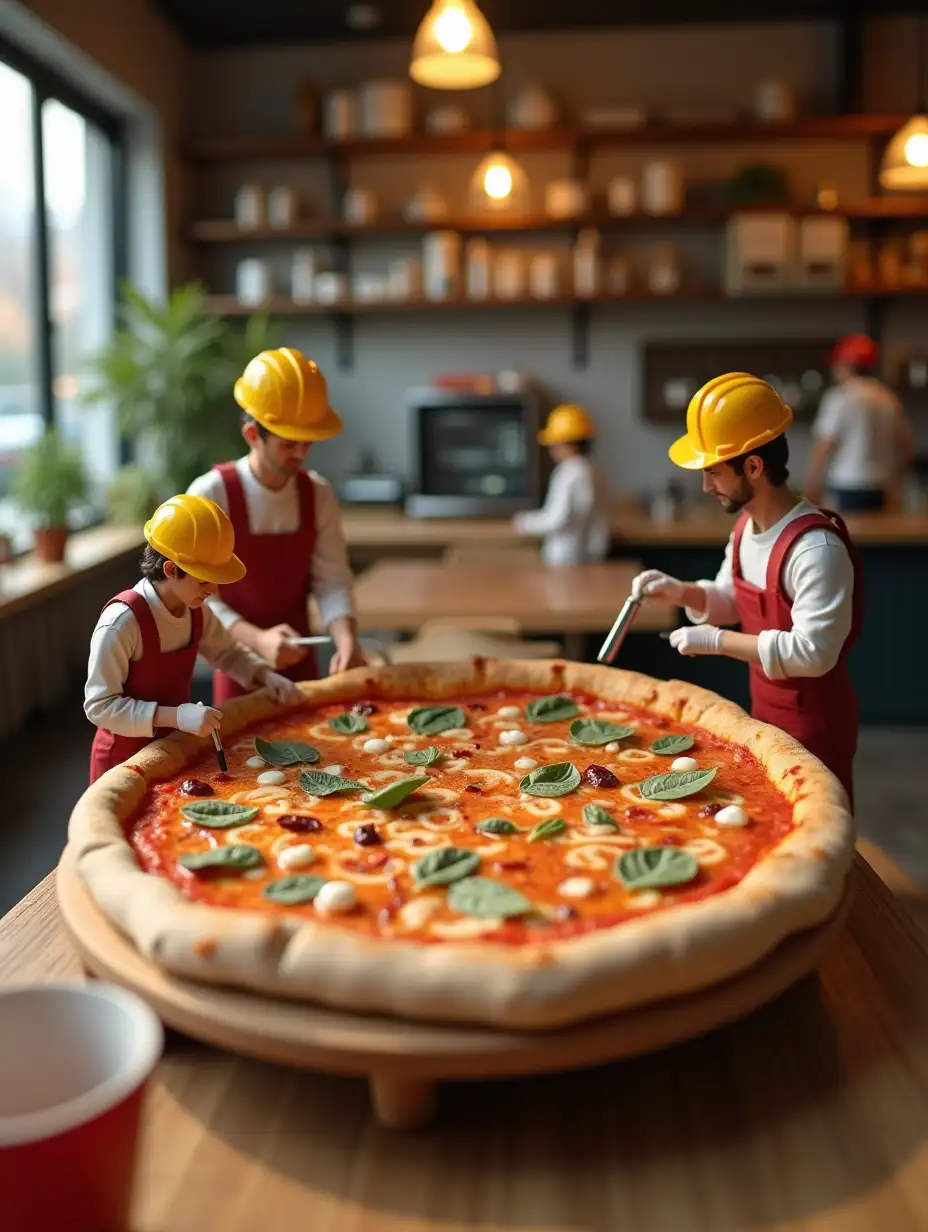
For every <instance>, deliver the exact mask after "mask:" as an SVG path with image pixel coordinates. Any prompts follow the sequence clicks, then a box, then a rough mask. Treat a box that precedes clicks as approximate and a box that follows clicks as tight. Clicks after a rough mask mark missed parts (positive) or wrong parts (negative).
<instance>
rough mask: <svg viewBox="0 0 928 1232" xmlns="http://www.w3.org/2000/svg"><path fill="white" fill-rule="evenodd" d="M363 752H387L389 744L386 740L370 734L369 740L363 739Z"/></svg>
mask: <svg viewBox="0 0 928 1232" xmlns="http://www.w3.org/2000/svg"><path fill="white" fill-rule="evenodd" d="M361 748H362V749H363V750H364V752H365V753H389V752H390V745H389V744H388V743H387V741H386V740H381V739H380V737H379V736H371V738H370V740H365V741H364V743H363V744H362V745H361Z"/></svg>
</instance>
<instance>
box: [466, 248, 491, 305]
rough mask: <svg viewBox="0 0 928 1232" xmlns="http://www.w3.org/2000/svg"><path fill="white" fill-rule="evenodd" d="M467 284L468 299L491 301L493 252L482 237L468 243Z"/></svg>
mask: <svg viewBox="0 0 928 1232" xmlns="http://www.w3.org/2000/svg"><path fill="white" fill-rule="evenodd" d="M465 264H466V283H467V298H468V299H489V298H490V295H491V293H492V290H493V284H492V278H493V250H492V248H491V247H490V244H489V243H488V241H487V240H485V239H483V237H482V236H474V238H473V239H471V240H468V241H467V250H466V258H465Z"/></svg>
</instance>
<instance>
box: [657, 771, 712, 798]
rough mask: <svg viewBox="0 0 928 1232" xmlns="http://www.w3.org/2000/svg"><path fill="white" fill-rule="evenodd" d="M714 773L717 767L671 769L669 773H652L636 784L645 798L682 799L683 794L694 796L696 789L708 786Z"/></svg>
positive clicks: (699, 789) (700, 789)
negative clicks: (710, 768)
mask: <svg viewBox="0 0 928 1232" xmlns="http://www.w3.org/2000/svg"><path fill="white" fill-rule="evenodd" d="M716 774H718V769H717V768H716V769H712V770H671V772H670V773H669V774H652V775H651V777H650V778H649V779H645V780H644V782H643V783H639V784H638V790H639V791H640V792H641V795H642V798H643V799H645V800H682V799H683V797H684V796H695V794H696V792H697V791H702V789H703V788H704V787H708V786H709V784H710V783H711V782H712V780H713V779H714V778H715V776H716Z"/></svg>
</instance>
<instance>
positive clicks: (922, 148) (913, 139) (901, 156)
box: [880, 17, 928, 192]
mask: <svg viewBox="0 0 928 1232" xmlns="http://www.w3.org/2000/svg"><path fill="white" fill-rule="evenodd" d="M918 95H919V98H918V106H917V107H916V113H917V114H915V115H914V116H912V118H911V120H908V121H907V122H906V123H905V124H903V126H902V128H900V129H899V131H898V132H897V133H896V135H895V136H894V137H893V139H892V140H891V141H890V143H889V145H888V146H887V147H886V151H885V153H884V154H883V162H882V165H881V167H880V184H881V185H882V186H883V187H884V188H889V189H893V190H896V191H898V190H900V189H901V190H903V191H905V190H909V191H912V190H915V191H918V190H921V191H922V192H925V191H928V106H926V105H925V31H924V26H923V23H922V19H921V18H920V17H919V19H918Z"/></svg>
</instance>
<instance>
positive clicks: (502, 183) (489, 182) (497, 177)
mask: <svg viewBox="0 0 928 1232" xmlns="http://www.w3.org/2000/svg"><path fill="white" fill-rule="evenodd" d="M483 188H484V191H485V192H486V194H487V196H488V197H492V198H493V200H494V201H503V200H505V198H506V197H508V196H509V194H510V193H511V192H512V172H511V171H510V170H509V168H508V167H505V166H503V164H502V163H495V164H494V165H493V166H491V167H487V169H486V172H485V173H484V176H483Z"/></svg>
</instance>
